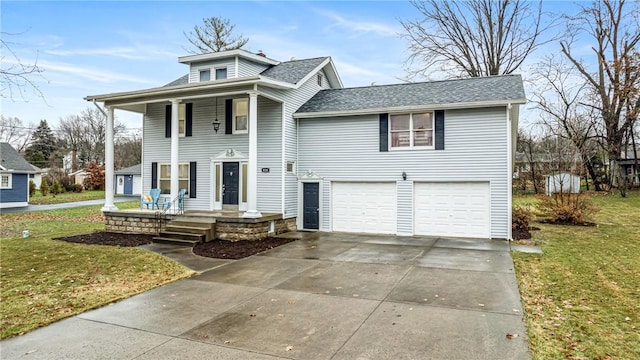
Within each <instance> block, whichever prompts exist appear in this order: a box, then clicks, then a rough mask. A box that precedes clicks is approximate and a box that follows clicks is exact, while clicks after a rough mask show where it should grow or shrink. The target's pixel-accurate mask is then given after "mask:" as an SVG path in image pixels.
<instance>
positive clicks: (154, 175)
mask: <svg viewBox="0 0 640 360" xmlns="http://www.w3.org/2000/svg"><path fill="white" fill-rule="evenodd" d="M157 187H158V163H157V162H152V163H151V188H152V189H155V188H157Z"/></svg>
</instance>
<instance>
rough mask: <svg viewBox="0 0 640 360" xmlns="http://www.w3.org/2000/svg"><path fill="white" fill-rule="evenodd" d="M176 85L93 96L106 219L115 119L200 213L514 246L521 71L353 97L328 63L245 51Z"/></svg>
mask: <svg viewBox="0 0 640 360" xmlns="http://www.w3.org/2000/svg"><path fill="white" fill-rule="evenodd" d="M179 61H180V62H181V63H184V64H186V65H188V66H189V73H188V74H187V75H186V76H184V77H182V78H180V79H178V80H176V81H174V82H172V83H169V84H168V85H166V86H163V87H159V88H152V89H144V90H138V91H131V92H123V93H114V94H105V95H96V96H88V97H86V98H85V99H86V100H88V101H94V102H102V103H104V105H105V107H106V108H107V115H108V116H107V131H108V134H107V144H106V179H107V184H106V186H107V190H106V192H105V194H106V199H105V206H104V208H103V210H104V211H114V210H117V208H116V207H115V206H114V204H113V186H114V184H113V182H112V181H113V180H112V179H114V177H113V132H112V131H113V114H114V111H115V110H116V109H122V110H128V111H134V112H138V113H141V114H143V161H142V183H143V193H148V191H149V190H150V189H151V188H160V189H161V192H162V193H163V194H165V195H164V196H167V197H170V198H171V199H175V198H176V197H177V195H178V190H179V189H181V188H184V189H187V199H186V201H185V208H186V209H187V214H188V213H189V210H191V211H221V210H230V211H236V212H237V214H238V217H240V218H243V219H254V220H255V221H259V219H261V218H264V217H265V216H264V215H265V214H269V215H268V216H269V218H270V219H271V218H273V216H276V217H277V218H282V219H288V220H290V221H291V222H292V221H295V225H296V227H297V228H299V229H308V230H324V231H351V232H369V233H391V234H400V235H414V234H416V235H419V234H425V235H443V236H463V237H482V238H510V228H511V224H510V211H509V209H510V204H511V195H510V189H511V183H510V182H511V174H512V171H513V153H514V149H515V135H516V129H517V122H518V113H519V105H520V104H523V103H524V102H525V96H524V90H523V86H522V79H521V78H520V76H517V75H509V76H498V77H488V78H474V79H465V80H452V81H440V82H428V83H414V84H399V85H386V86H371V87H361V88H343V86H342V83H341V81H340V78H339V76H338V74H337V72H336V69H335V66H334V65H333V61H332V60H331V58H330V57H320V58H312V59H303V60H292V61H285V62H279V61H276V60H273V59H270V58H267V57H266V56H263V54H261V53H260V54H253V53H250V52H247V51H244V50H232V51H226V52H219V53H211V54H202V55H191V56H186V57H181V58H179Z"/></svg>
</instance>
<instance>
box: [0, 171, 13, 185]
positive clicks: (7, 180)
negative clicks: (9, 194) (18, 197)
mask: <svg viewBox="0 0 640 360" xmlns="http://www.w3.org/2000/svg"><path fill="white" fill-rule="evenodd" d="M0 189H11V174H2V175H0Z"/></svg>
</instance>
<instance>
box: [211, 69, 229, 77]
mask: <svg viewBox="0 0 640 360" xmlns="http://www.w3.org/2000/svg"><path fill="white" fill-rule="evenodd" d="M223 69H224V71H225V74H226V77H225V78H224V79H218V70H223ZM213 77H214V78H215V79H214V80H226V79H228V78H229V68H228V67H227V66H219V67H214V68H213Z"/></svg>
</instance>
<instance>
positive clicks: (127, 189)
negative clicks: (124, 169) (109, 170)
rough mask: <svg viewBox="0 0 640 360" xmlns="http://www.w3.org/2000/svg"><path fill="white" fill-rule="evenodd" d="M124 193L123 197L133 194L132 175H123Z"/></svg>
mask: <svg viewBox="0 0 640 360" xmlns="http://www.w3.org/2000/svg"><path fill="white" fill-rule="evenodd" d="M124 193H125V195H131V194H133V175H125V177H124Z"/></svg>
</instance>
